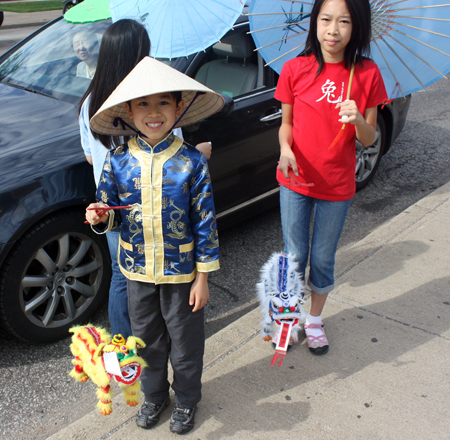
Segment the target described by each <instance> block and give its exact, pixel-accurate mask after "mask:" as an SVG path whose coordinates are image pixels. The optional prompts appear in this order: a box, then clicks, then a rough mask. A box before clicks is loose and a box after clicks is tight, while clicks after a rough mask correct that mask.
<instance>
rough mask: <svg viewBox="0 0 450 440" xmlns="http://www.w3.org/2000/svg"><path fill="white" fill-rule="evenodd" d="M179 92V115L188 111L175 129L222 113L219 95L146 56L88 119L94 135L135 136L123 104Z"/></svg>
mask: <svg viewBox="0 0 450 440" xmlns="http://www.w3.org/2000/svg"><path fill="white" fill-rule="evenodd" d="M178 91H181V92H182V97H183V100H184V108H183V111H182V114H183V112H184V111H185V110H186V109H187V108H188V107H189V108H188V110H187V111H186V113H184V115H183V116H182V118H181V119H180V120H179V121H178V122H177V124H176V127H183V126H185V125H190V124H193V123H195V122H198V121H201V120H202V119H206V118H208V117H209V116H211V115H213V114H214V113H217V112H218V111H219V110H221V109H222V107H223V106H224V103H225V100H224V98H223V97H222V96H221V95H220V94H218V93H216V92H214V91H213V90H211V89H209V88H208V87H206V86H204V85H203V84H201V83H199V82H198V81H195V80H194V79H192V78H190V77H189V76H187V75H185V74H184V73H181V72H179V71H178V70H175V69H173V68H172V67H170V66H168V65H167V64H164V63H161V62H160V61H157V60H155V59H154V58H150V57H145V58H143V59H142V60H141V61H140V62H139V63H138V64H137V65H136V67H135V68H134V69H133V70H132V71H131V72H130V73H129V74H128V75H127V76H126V77H125V79H124V80H123V81H122V82H121V83H120V84H119V85H118V86H117V87H116V89H115V90H114V92H112V93H111V95H110V96H109V98H108V99H107V100H106V101H105V102H104V103H103V105H102V106H101V107H100V109H99V110H98V111H97V113H96V114H95V115H94V116H93V117H92V118H91V121H90V125H91V128H92V130H94V131H96V132H97V133H100V134H106V135H110V136H132V135H135V134H136V131H137V129H136V126H135V125H134V122H133V120H132V119H131V118H130V117H129V115H128V112H127V109H126V108H125V102H128V101H131V100H132V99H136V98H140V97H142V96H148V95H154V94H156V93H164V92H178ZM197 92H201V94H200V95H199V96H197V98H196V99H195V100H194V102H193V103H192V105H190V106H189V104H190V103H191V101H192V100H193V99H194V97H195V96H196V94H197ZM117 118H121V119H122V120H123V121H124V122H125V123H126V124H128V125H129V126H131V127H133V128H134V129H136V131H133V129H132V128H130V127H127V126H126V125H124V124H121V122H120V121H118V120H117ZM174 128H175V127H174Z"/></svg>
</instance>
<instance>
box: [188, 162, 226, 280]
mask: <svg viewBox="0 0 450 440" xmlns="http://www.w3.org/2000/svg"><path fill="white" fill-rule="evenodd" d="M190 200H191V206H190V212H189V216H190V220H191V225H192V231H193V234H194V244H195V245H194V258H195V264H196V267H197V270H198V271H199V272H212V271H214V270H218V269H219V268H220V265H219V237H218V233H217V223H216V210H215V207H214V198H213V192H212V185H211V177H210V175H209V170H208V164H207V161H206V158H205V156H204V155H203V154H200V160H199V162H198V165H197V167H196V172H195V177H194V178H193V181H192V185H191V187H190Z"/></svg>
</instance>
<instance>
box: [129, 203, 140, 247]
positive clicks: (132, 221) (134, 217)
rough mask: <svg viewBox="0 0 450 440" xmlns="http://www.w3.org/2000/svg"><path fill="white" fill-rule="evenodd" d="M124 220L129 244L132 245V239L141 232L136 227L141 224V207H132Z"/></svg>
mask: <svg viewBox="0 0 450 440" xmlns="http://www.w3.org/2000/svg"><path fill="white" fill-rule="evenodd" d="M126 218H127V222H128V224H129V231H130V242H131V243H133V239H134V237H135V236H136V235H137V234H140V233H141V232H142V228H141V227H139V225H138V223H141V224H142V206H141V205H133V208H131V210H130V213H129V214H128V215H127V217H126ZM131 234H132V235H131Z"/></svg>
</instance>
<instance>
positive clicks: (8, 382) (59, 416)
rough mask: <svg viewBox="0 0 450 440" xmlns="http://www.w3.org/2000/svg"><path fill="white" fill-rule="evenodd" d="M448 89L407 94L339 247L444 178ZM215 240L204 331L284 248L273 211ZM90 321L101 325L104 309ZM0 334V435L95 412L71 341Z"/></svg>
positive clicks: (225, 319)
mask: <svg viewBox="0 0 450 440" xmlns="http://www.w3.org/2000/svg"><path fill="white" fill-rule="evenodd" d="M30 31H31V30H30V29H29V28H28V29H27V32H28V33H29V32H30ZM1 52H2V51H1V50H0V53H1ZM449 92H450V82H449V81H445V80H441V81H439V82H438V83H436V84H435V85H433V86H431V87H430V89H429V91H428V92H426V93H425V92H420V93H416V94H415V95H414V96H413V100H412V104H411V108H410V112H409V115H408V119H407V122H406V125H405V128H404V130H403V132H402V134H401V135H400V136H399V138H398V139H397V141H396V142H395V143H394V145H393V147H392V148H391V150H390V151H389V153H388V154H387V155H386V156H385V157H384V158H383V160H382V162H381V164H380V167H379V169H378V172H377V175H376V177H375V179H374V180H373V182H372V183H371V184H369V185H368V186H367V187H366V188H365V189H364V190H363V191H361V192H359V193H357V194H356V196H355V198H354V200H353V203H352V206H351V208H350V211H349V215H348V219H347V222H346V226H345V229H344V233H343V236H342V239H341V242H340V246H345V245H348V244H351V243H353V242H356V241H358V240H360V239H361V238H363V237H364V236H366V235H367V234H369V233H370V232H371V231H372V230H374V229H375V228H376V227H377V226H379V225H381V224H382V223H384V222H385V221H387V220H389V219H390V218H392V217H393V216H395V215H397V214H399V213H400V212H402V211H403V210H404V209H406V208H408V207H409V206H410V205H411V204H413V203H414V202H416V201H417V200H419V199H421V198H422V197H424V196H426V195H427V194H429V193H430V192H432V191H433V190H434V189H436V188H438V187H440V186H441V185H443V184H444V183H447V182H448V181H449V180H450V167H449V162H450V157H449V154H448V152H449V151H450V141H449V139H450V136H449V134H450V112H449V105H448V102H449V98H450V93H449ZM220 245H221V266H222V268H221V270H220V271H218V272H216V273H214V274H212V275H211V277H210V289H211V299H210V301H209V303H208V305H207V309H206V317H207V332H208V334H209V335H210V334H212V333H214V332H215V331H217V330H219V329H221V328H223V327H224V326H225V325H227V324H228V323H230V322H231V321H233V320H235V319H237V318H238V317H240V316H241V315H242V314H244V313H246V312H247V311H249V310H250V309H252V308H253V307H255V305H256V301H255V289H254V286H255V283H256V282H257V281H258V272H259V268H260V267H261V266H262V264H263V263H264V262H265V261H266V260H267V259H268V257H269V256H270V254H271V253H272V252H274V251H278V250H281V249H282V245H283V244H282V235H281V227H280V219H279V213H278V210H276V209H274V210H271V211H268V212H266V213H264V214H263V215H259V216H258V217H256V218H254V219H251V220H248V221H245V222H243V223H241V224H239V225H237V226H235V227H233V228H231V229H228V230H226V231H223V232H221V234H220ZM337 282H339V281H337ZM92 322H93V323H94V324H96V325H104V326H107V316H106V307H105V308H103V309H102V310H101V311H100V312H99V313H98V314H97V315H96V316H95V317H94V318H93V319H92ZM0 339H1V341H2V348H1V354H2V356H0V438H2V439H4V440H7V439H18V438H20V439H45V438H47V437H48V436H49V435H50V434H52V433H53V432H56V431H58V430H59V429H61V428H62V427H63V426H66V425H67V424H69V423H71V422H72V421H74V420H76V419H77V418H79V417H81V416H83V415H84V414H86V413H88V412H90V411H91V410H93V409H94V407H95V397H94V388H93V387H92V385H91V384H90V383H87V384H79V383H75V382H74V381H73V380H72V379H71V378H70V377H69V376H68V374H67V373H68V371H69V370H70V369H71V364H70V359H71V355H70V351H69V343H70V341H69V340H63V341H60V342H58V343H56V344H50V345H37V344H26V343H23V342H21V341H17V340H15V339H13V338H12V337H11V336H9V335H8V334H7V333H5V332H3V331H2V330H0Z"/></svg>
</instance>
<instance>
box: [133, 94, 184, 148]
mask: <svg viewBox="0 0 450 440" xmlns="http://www.w3.org/2000/svg"><path fill="white" fill-rule="evenodd" d="M130 104H131V105H129V104H128V103H125V106H126V108H127V110H128V114H129V116H130V118H131V119H133V122H134V125H135V126H136V128H137V129H138V130H139V131H140V132H141V133H143V134H144V135H145V136H147V137H146V138H145V141H146V142H147V143H148V144H149V145H151V146H152V147H154V146H155V145H156V144H157V143H158V142H161V141H162V140H163V139H164V138H165V137H166V136H167V132H168V131H169V130H170V129H171V128H172V127H173V124H175V121H176V120H177V118H178V117H179V116H180V114H181V111H182V110H183V107H184V101H180V102H179V103H178V104H177V102H176V99H175V98H174V97H173V96H172V94H170V93H157V94H155V95H148V96H143V97H142V98H137V99H133V100H132V101H131V103H130Z"/></svg>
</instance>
